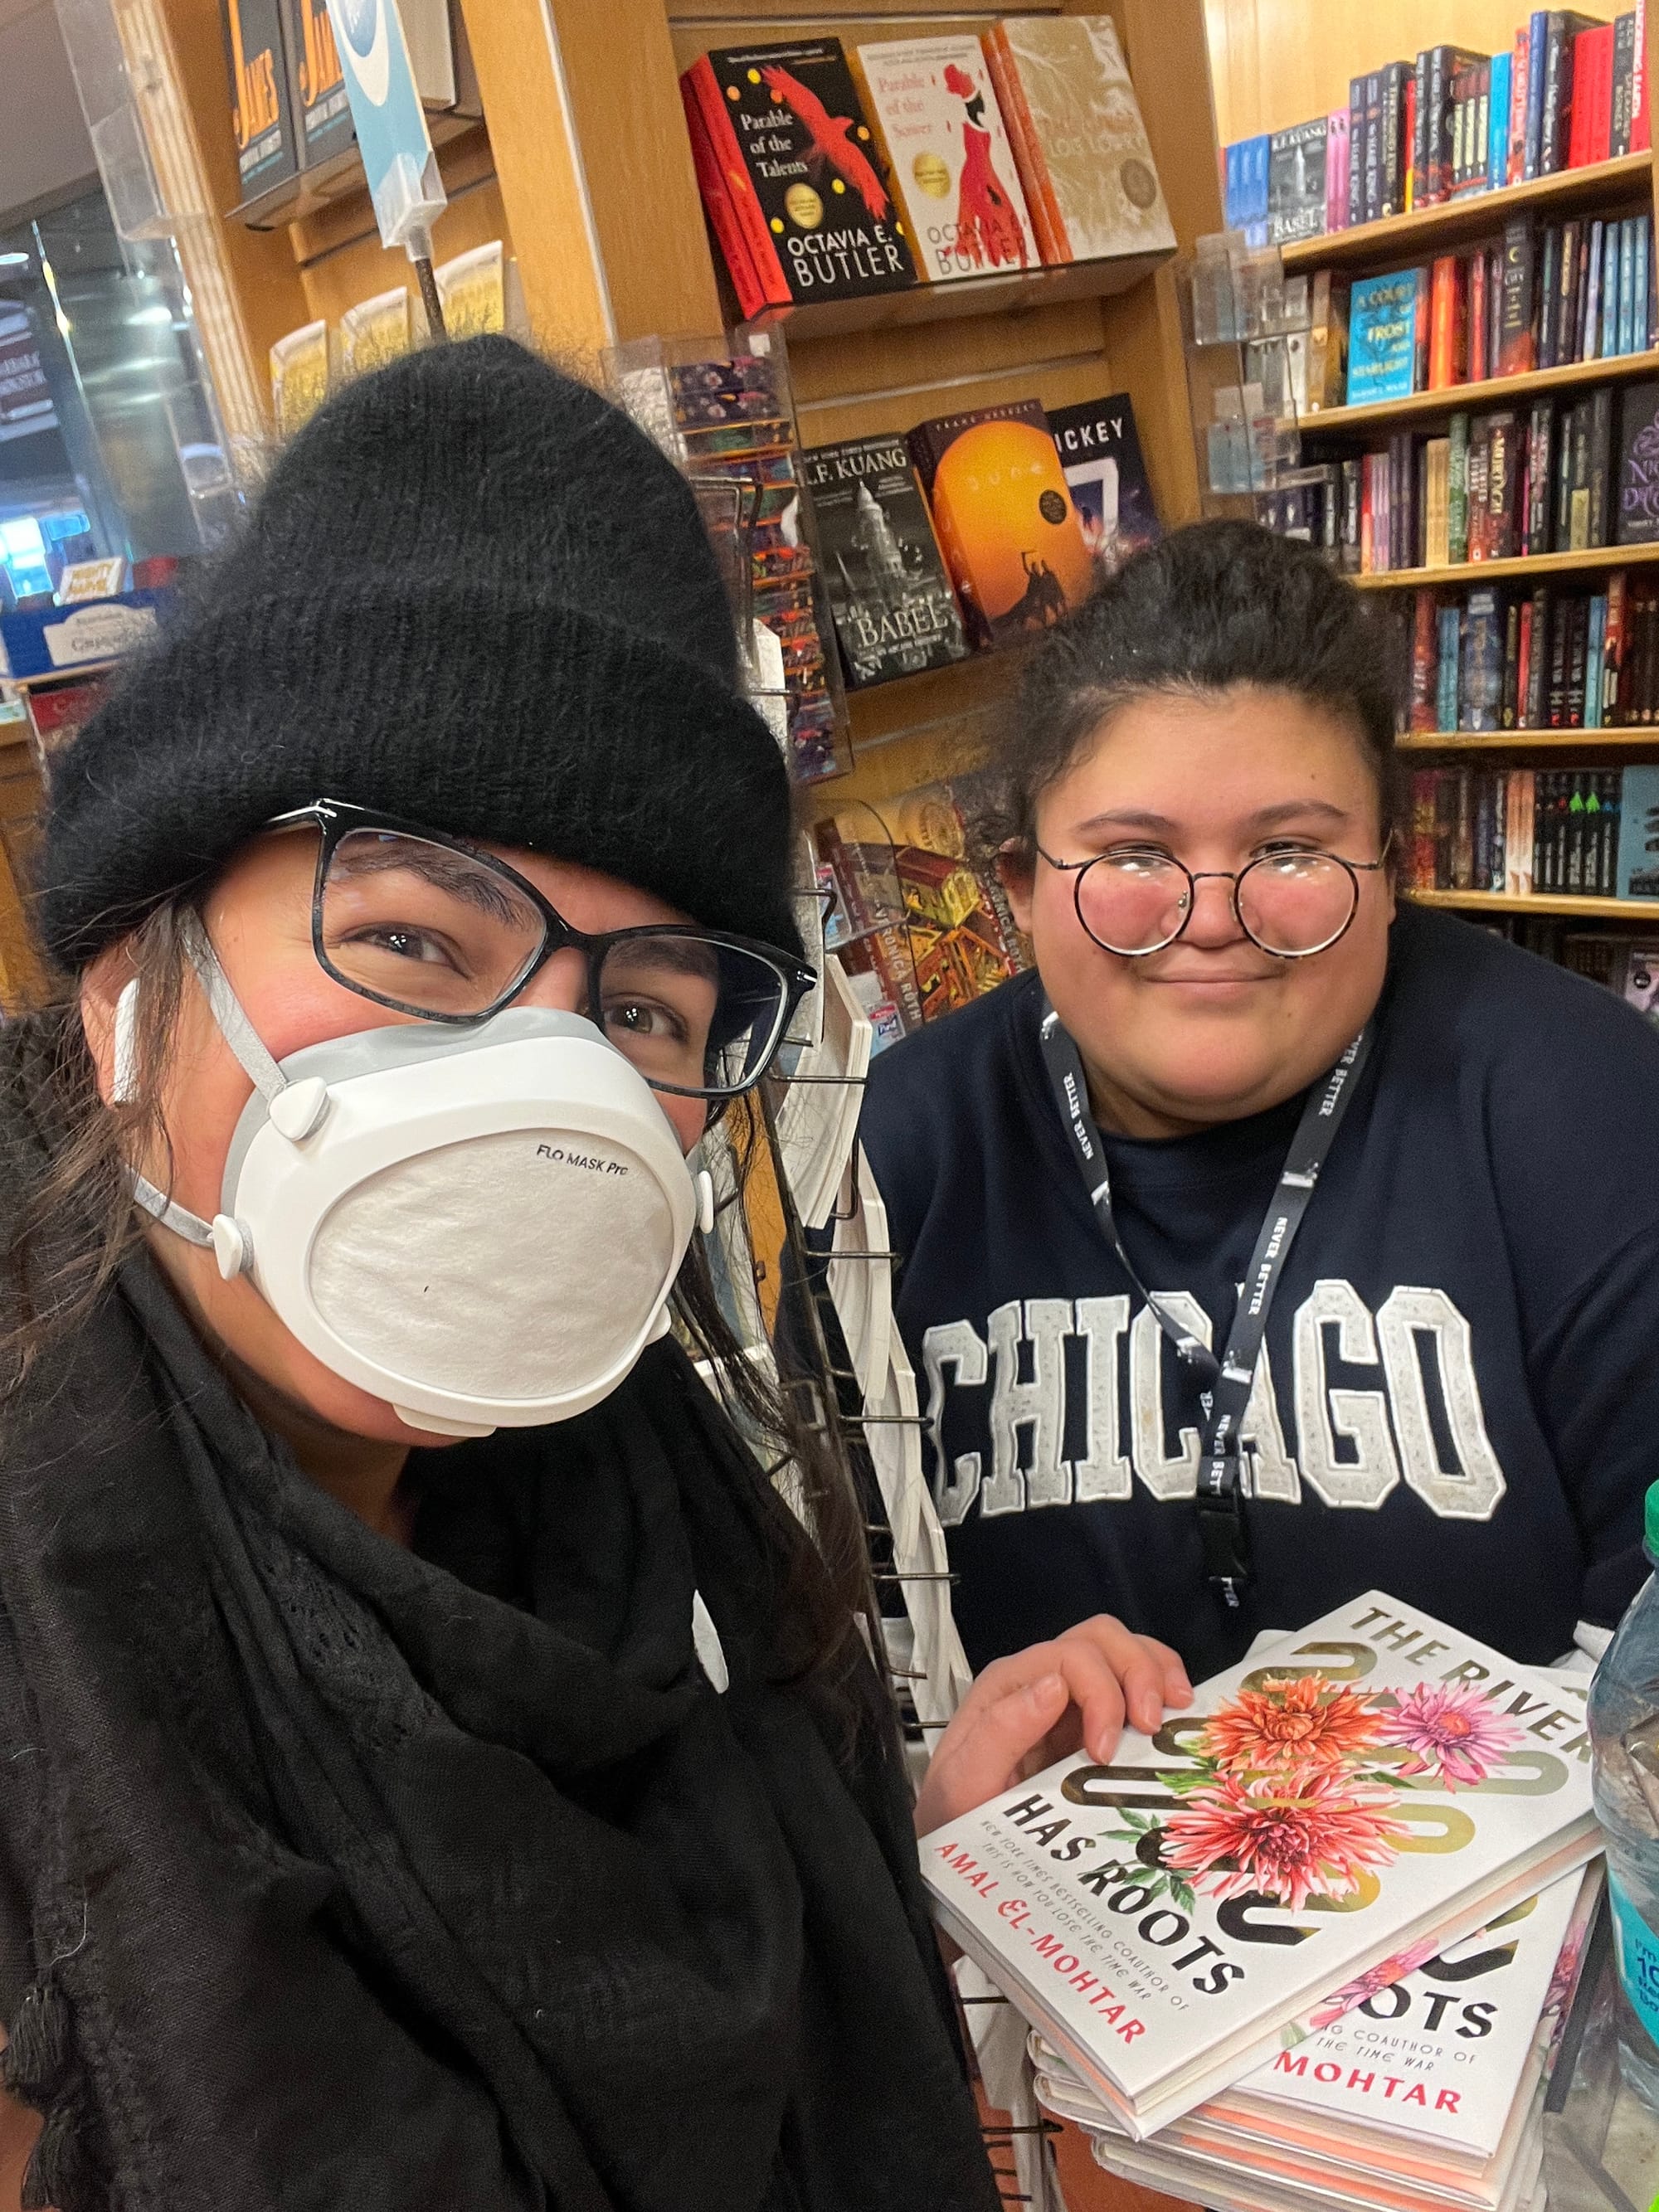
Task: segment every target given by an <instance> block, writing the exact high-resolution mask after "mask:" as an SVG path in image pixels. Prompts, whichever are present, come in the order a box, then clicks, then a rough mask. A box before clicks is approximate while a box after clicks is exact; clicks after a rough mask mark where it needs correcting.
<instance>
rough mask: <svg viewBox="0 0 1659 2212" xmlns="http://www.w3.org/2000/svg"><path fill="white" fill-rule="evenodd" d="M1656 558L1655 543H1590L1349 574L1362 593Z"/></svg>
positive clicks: (1498, 580)
mask: <svg viewBox="0 0 1659 2212" xmlns="http://www.w3.org/2000/svg"><path fill="white" fill-rule="evenodd" d="M1655 561H1659V545H1591V546H1589V547H1587V548H1586V549H1585V550H1584V551H1583V552H1582V553H1530V554H1526V555H1523V556H1522V557H1521V558H1520V559H1518V560H1515V561H1459V562H1455V564H1454V565H1453V566H1451V567H1450V568H1384V569H1382V570H1380V571H1378V572H1376V574H1372V575H1369V576H1350V577H1349V579H1348V581H1349V582H1350V583H1351V584H1352V585H1353V586H1355V588H1356V589H1357V590H1358V591H1362V592H1415V591H1420V590H1422V589H1423V588H1424V587H1425V586H1428V587H1429V588H1431V590H1435V591H1438V590H1439V588H1440V587H1441V586H1442V585H1449V584H1502V583H1505V582H1507V581H1509V580H1510V579H1511V578H1513V577H1516V576H1577V575H1594V574H1596V573H1597V571H1598V570H1601V569H1603V568H1646V567H1647V566H1648V565H1649V564H1650V562H1655Z"/></svg>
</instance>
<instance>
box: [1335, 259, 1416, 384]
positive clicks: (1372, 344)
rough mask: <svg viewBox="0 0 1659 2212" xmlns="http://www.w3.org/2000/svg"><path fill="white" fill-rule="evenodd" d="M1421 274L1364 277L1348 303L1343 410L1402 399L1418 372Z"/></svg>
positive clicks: (1413, 271) (1399, 272)
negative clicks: (1346, 406)
mask: <svg viewBox="0 0 1659 2212" xmlns="http://www.w3.org/2000/svg"><path fill="white" fill-rule="evenodd" d="M1423 274H1424V272H1423V271H1422V270H1420V269H1400V270H1395V273H1394V274H1393V275H1392V276H1365V277H1362V278H1361V279H1360V281H1359V282H1358V283H1357V284H1356V285H1355V286H1354V288H1353V290H1352V294H1351V295H1350V296H1349V301H1348V402H1347V404H1348V405H1349V406H1350V407H1359V406H1363V405H1364V403H1365V402H1366V401H1367V400H1368V399H1404V398H1407V397H1408V396H1409V394H1410V392H1411V391H1412V389H1413V377H1414V374H1415V371H1416V366H1417V301H1418V293H1419V288H1420V286H1421V284H1422V282H1423Z"/></svg>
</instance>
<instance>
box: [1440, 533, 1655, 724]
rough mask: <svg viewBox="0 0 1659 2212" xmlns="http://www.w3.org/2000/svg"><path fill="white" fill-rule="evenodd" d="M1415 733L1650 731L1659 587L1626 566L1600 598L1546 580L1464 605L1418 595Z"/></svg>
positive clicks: (1468, 597) (1485, 590)
mask: <svg viewBox="0 0 1659 2212" xmlns="http://www.w3.org/2000/svg"><path fill="white" fill-rule="evenodd" d="M1396 619H1399V620H1401V621H1404V620H1407V619H1408V620H1409V623H1410V651H1411V683H1410V690H1409V695H1408V704H1407V728H1408V729H1410V730H1412V731H1413V732H1422V733H1425V734H1426V733H1432V732H1445V733H1446V734H1448V735H1449V734H1451V733H1453V732H1460V733H1466V734H1470V735H1479V734H1490V733H1493V732H1501V731H1504V730H1516V731H1528V730H1611V729H1634V728H1647V727H1650V726H1653V725H1654V724H1655V723H1656V722H1659V580H1655V581H1653V582H1649V581H1647V580H1645V579H1644V578H1643V577H1641V576H1640V575H1639V574H1638V576H1637V577H1636V579H1635V580H1634V581H1633V582H1632V579H1631V577H1630V575H1629V574H1628V573H1627V572H1624V571H1620V572H1619V573H1617V574H1613V575H1612V576H1610V577H1608V578H1607V580H1606V583H1605V585H1604V586H1602V587H1601V588H1600V589H1598V590H1595V591H1590V592H1587V591H1583V590H1582V589H1580V590H1563V589H1561V588H1560V587H1559V586H1555V585H1552V584H1549V583H1541V584H1538V585H1536V586H1534V587H1533V588H1532V589H1530V590H1512V591H1502V590H1499V589H1498V587H1497V586H1493V585H1485V584H1481V585H1476V586H1473V587H1472V588H1471V589H1470V590H1469V591H1468V592H1467V593H1466V594H1464V595H1463V596H1462V598H1449V597H1447V596H1446V595H1444V594H1443V593H1440V592H1431V591H1420V592H1417V593H1416V595H1415V597H1414V599H1413V601H1412V604H1411V608H1410V612H1409V616H1408V617H1407V616H1406V614H1405V613H1404V612H1403V611H1401V614H1400V615H1398V616H1397V617H1396Z"/></svg>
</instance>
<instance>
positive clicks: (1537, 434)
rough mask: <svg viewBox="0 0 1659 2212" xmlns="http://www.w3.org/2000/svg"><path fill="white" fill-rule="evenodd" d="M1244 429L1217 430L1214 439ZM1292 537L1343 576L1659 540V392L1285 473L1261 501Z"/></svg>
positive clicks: (1540, 413)
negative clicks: (1317, 552) (1312, 547)
mask: <svg viewBox="0 0 1659 2212" xmlns="http://www.w3.org/2000/svg"><path fill="white" fill-rule="evenodd" d="M1230 429H1231V430H1234V431H1236V430H1237V426H1229V425H1227V424H1225V423H1216V424H1212V426H1211V429H1210V442H1211V449H1212V452H1211V471H1212V481H1213V478H1214V471H1215V468H1216V466H1217V465H1218V462H1217V459H1216V454H1215V447H1216V445H1217V442H1218V439H1219V438H1220V437H1222V436H1224V435H1227V434H1228V433H1229V431H1230ZM1259 511H1260V517H1261V520H1262V521H1263V522H1264V523H1265V524H1266V525H1267V528H1268V529H1270V530H1274V531H1277V532H1279V535H1280V536H1282V537H1291V538H1302V539H1304V541H1305V542H1307V543H1309V544H1315V545H1318V546H1321V547H1322V548H1323V549H1324V550H1325V551H1326V552H1327V553H1328V555H1329V556H1330V557H1331V558H1332V560H1333V561H1334V562H1335V563H1336V564H1337V566H1338V567H1340V568H1341V569H1342V570H1343V571H1344V573H1345V574H1350V575H1367V576H1370V575H1379V574H1389V573H1392V572H1395V571H1403V572H1411V571H1413V570H1418V569H1424V570H1429V571H1432V570H1434V569H1436V568H1453V567H1457V566H1460V565H1461V564H1462V563H1464V562H1483V561H1507V560H1517V559H1525V560H1530V559H1533V558H1534V557H1536V556H1541V555H1543V554H1547V553H1582V552H1587V551H1592V550H1597V549H1600V548H1602V547H1606V546H1608V545H1632V546H1634V545H1647V544H1652V543H1654V542H1655V541H1656V539H1659V383H1643V384H1636V385H1630V386H1626V388H1625V389H1624V390H1623V391H1622V392H1618V393H1615V392H1613V390H1612V389H1611V388H1610V387H1608V386H1601V388H1600V389H1598V390H1597V391H1595V392H1591V393H1589V394H1588V395H1587V396H1586V397H1584V398H1581V399H1577V400H1574V401H1572V402H1571V403H1570V404H1569V403H1562V402H1557V401H1555V400H1553V399H1550V398H1541V399H1539V400H1537V401H1536V402H1535V403H1534V405H1533V406H1532V408H1531V409H1530V410H1528V411H1527V413H1526V414H1525V415H1524V416H1522V415H1521V414H1520V413H1518V412H1516V410H1513V409H1507V408H1503V409H1497V410H1492V412H1490V413H1486V414H1482V415H1475V416H1469V415H1464V414H1458V415H1454V416H1452V417H1451V420H1450V422H1449V425H1448V427H1447V430H1446V432H1445V435H1443V436H1438V437H1430V438H1425V437H1419V436H1418V435H1415V434H1414V433H1413V432H1412V431H1410V430H1399V431H1396V432H1395V434H1394V435H1393V436H1392V437H1391V438H1390V439H1389V441H1388V444H1387V445H1386V447H1381V448H1379V449H1377V450H1376V451H1374V452H1372V453H1360V454H1353V455H1351V456H1350V457H1349V458H1348V459H1346V460H1344V461H1328V462H1312V461H1310V462H1309V463H1307V464H1306V465H1304V466H1303V467H1300V468H1297V469H1291V470H1284V471H1279V474H1278V478H1277V482H1276V483H1275V485H1274V487H1273V489H1272V490H1270V491H1268V492H1267V493H1265V494H1263V495H1262V496H1261V500H1260V501H1259Z"/></svg>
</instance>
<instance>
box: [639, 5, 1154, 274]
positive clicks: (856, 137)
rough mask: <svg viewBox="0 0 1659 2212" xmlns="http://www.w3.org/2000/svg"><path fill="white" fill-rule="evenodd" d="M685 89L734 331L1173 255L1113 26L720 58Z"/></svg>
mask: <svg viewBox="0 0 1659 2212" xmlns="http://www.w3.org/2000/svg"><path fill="white" fill-rule="evenodd" d="M681 91H682V94H683V96H684V103H685V112H686V119H687V124H688V126H689V129H690V136H691V148H692V155H693V159H694V161H695V163H696V172H697V182H698V186H699V189H700V191H701V192H702V199H703V205H704V208H705V210H706V212H707V214H708V221H709V226H710V228H711V229H712V230H713V232H714V238H715V241H716V244H717V245H718V246H719V248H720V254H721V258H722V259H723V260H724V262H725V264H726V270H727V271H728V273H729V275H730V276H731V279H732V288H733V289H734V290H735V292H736V294H737V295H738V303H739V305H740V307H741V308H742V311H743V313H744V315H745V316H750V315H755V314H758V313H760V312H761V310H762V309H763V307H791V306H802V305H808V304H811V303H813V302H816V301H825V300H837V299H848V298H856V297H861V296H863V295H868V294H874V293H882V292H891V291H898V290H902V289H906V288H908V287H909V286H911V285H914V284H916V283H950V282H951V281H952V280H953V279H957V278H960V277H964V276H986V275H987V274H991V273H994V272H996V271H999V270H1001V271H1007V270H1022V269H1034V268H1037V267H1041V266H1044V265H1054V264H1066V263H1069V262H1073V261H1089V260H1097V259H1106V258H1114V257H1117V256H1121V255H1126V254H1144V253H1168V252H1172V251H1173V250H1174V247H1175V233H1174V230H1173V229H1172V228H1171V226H1170V216H1169V211H1168V210H1167V208H1166V207H1165V205H1164V194H1163V191H1162V188H1161V187H1160V185H1159V184H1158V170H1157V167H1156V164H1155V163H1154V161H1153V160H1152V148H1151V146H1150V145H1149V143H1148V142H1147V137H1146V127H1145V125H1144V124H1143V123H1142V120H1141V116H1140V110H1139V106H1138V105H1137V103H1136V100H1135V94H1134V88H1133V84H1132V83H1131V82H1130V80H1129V73H1128V70H1127V68H1126V67H1125V65H1124V61H1123V55H1122V51H1121V46H1119V43H1118V36H1117V30H1116V27H1115V24H1114V22H1113V21H1112V19H1111V17H1110V16H1109V15H1034V16H1012V17H1009V18H1007V19H1006V20H1005V21H1000V22H997V23H994V24H993V25H992V26H991V27H990V28H989V29H988V30H987V31H986V32H985V33H984V34H983V36H982V37H980V36H976V35H975V33H972V32H963V33H953V34H947V35H943V36H939V37H934V38H917V39H895V40H881V41H878V42H873V43H871V44H867V45H860V46H854V47H853V48H852V49H851V51H850V52H849V51H848V49H847V48H845V47H844V46H842V41H841V40H839V39H838V38H836V37H833V36H829V37H824V38H818V39H811V40H793V41H784V42H778V41H771V42H768V43H766V44H761V45H755V46H733V47H723V48H718V49H716V50H714V52H709V53H708V54H705V55H703V56H702V58H700V59H699V60H698V61H697V62H696V63H695V64H693V66H692V67H691V68H690V69H689V70H687V71H686V72H685V74H684V76H683V77H682V79H681Z"/></svg>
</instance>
